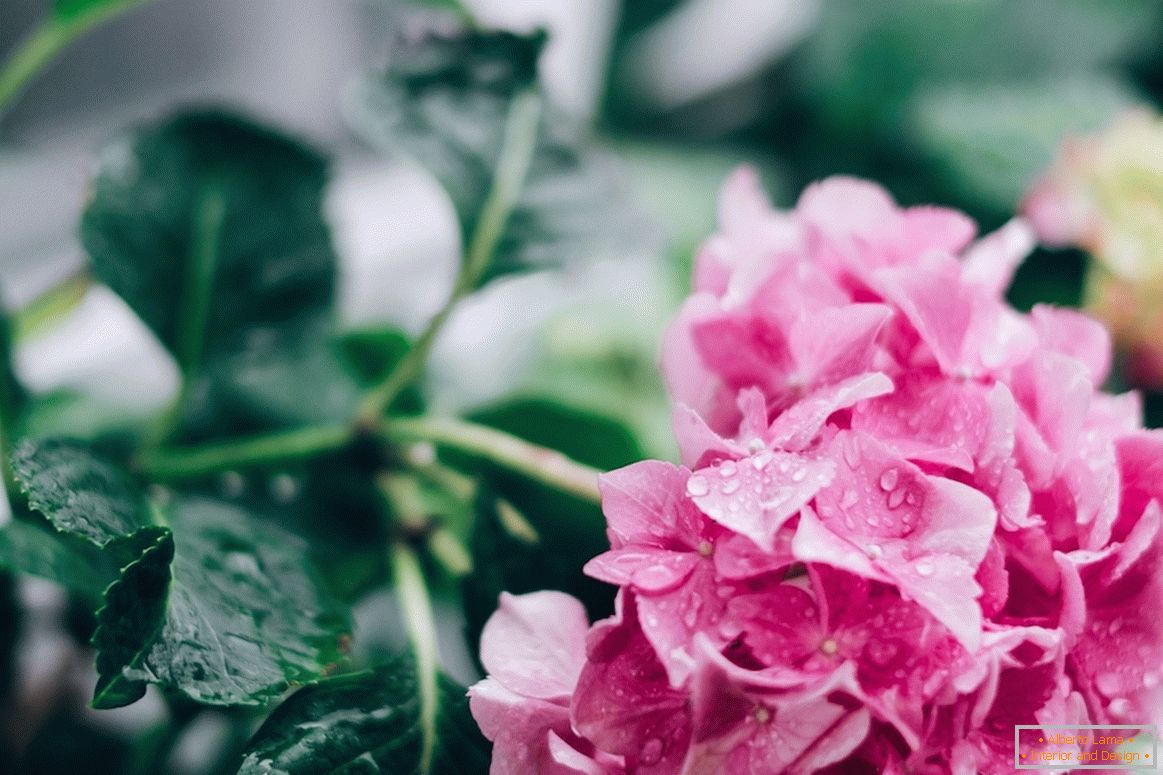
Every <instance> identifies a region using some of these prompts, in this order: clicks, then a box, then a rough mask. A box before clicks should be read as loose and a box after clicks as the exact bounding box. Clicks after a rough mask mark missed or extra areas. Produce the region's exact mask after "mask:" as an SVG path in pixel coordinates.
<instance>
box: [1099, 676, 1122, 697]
mask: <svg viewBox="0 0 1163 775" xmlns="http://www.w3.org/2000/svg"><path fill="white" fill-rule="evenodd" d="M1094 684H1095V686H1097V687H1098V690H1099V691H1100V692H1102V693H1103V694H1104V695H1106V696H1107V697H1114V696H1115V695H1116V694H1118V692H1119V687H1120V685H1121V682H1120V681H1119V677H1118V675H1116V674H1115V673H1099V674H1098V676H1097V677H1096V678H1095V679H1094Z"/></svg>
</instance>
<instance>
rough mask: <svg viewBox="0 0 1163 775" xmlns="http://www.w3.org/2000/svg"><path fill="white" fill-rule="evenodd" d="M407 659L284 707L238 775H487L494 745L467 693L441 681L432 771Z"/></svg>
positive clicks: (302, 694) (324, 686) (328, 684)
mask: <svg viewBox="0 0 1163 775" xmlns="http://www.w3.org/2000/svg"><path fill="white" fill-rule="evenodd" d="M418 688H419V687H418V681H417V676H416V671H415V665H414V663H413V661H412V659H411V658H409V657H396V658H394V659H392V660H391V661H389V662H387V663H385V664H383V665H381V666H379V667H377V668H376V669H375V670H371V671H368V672H363V673H354V674H351V675H345V676H339V677H337V678H330V679H328V680H327V681H325V682H323V683H321V684H319V685H318V686H313V687H309V688H307V689H303V690H301V691H299V692H298V693H296V694H295V695H293V696H292V697H291V698H290V699H288V700H287V701H286V702H284V703H283V704H282V705H281V706H279V707H278V708H277V709H276V710H275V712H274V713H272V714H271V717H270V718H269V719H267V721H266V723H265V724H263V725H262V727H261V728H260V729H259V730H258V732H257V733H256V734H255V736H254V739H253V740H251V742H250V746H249V750H248V751H247V753H246V756H245V759H244V760H243V763H242V768H241V769H240V770H239V775H259V773H263V774H264V775H315V774H316V773H318V775H324V773H333V772H343V773H355V772H360V773H385V775H387V774H388V773H390V775H478V773H479V775H484V773H486V772H488V768H489V756H490V754H489V744H488V742H487V741H486V740H485V739H484V738H483V737H482V736H481V733H480V731H479V730H478V729H477V726H476V723H475V722H474V721H473V719H472V717H471V716H470V715H469V711H468V700H467V698H466V697H465V693H464V688H463V687H460V686H457V685H456V684H454V683H453V682H452V681H450V680H448V679H447V678H445V677H444V676H440V679H439V689H438V704H437V708H436V714H435V719H434V722H433V730H434V733H435V738H434V747H433V750H432V758H431V763H430V766H429V767H427V768H422V766H421V758H422V755H423V754H422V747H423V743H422V741H423V737H424V732H423V724H424V722H423V720H422V717H421V708H420V700H419V693H418Z"/></svg>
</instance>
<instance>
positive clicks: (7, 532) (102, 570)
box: [0, 519, 117, 599]
mask: <svg viewBox="0 0 1163 775" xmlns="http://www.w3.org/2000/svg"><path fill="white" fill-rule="evenodd" d="M0 567H3V568H7V569H8V570H11V571H16V572H19V573H27V574H29V575H32V576H38V577H40V578H43V579H48V580H49V581H55V582H56V583H58V584H61V585H62V586H64V587H66V588H67V589H69V590H70V591H72V592H75V593H77V594H80V595H82V596H85V597H88V598H93V599H98V598H100V596H101V593H102V591H104V589H105V588H106V587H108V586H109V584H110V582H112V581H113V580H114V579H115V578H117V565H116V563H115V562H114V561H113V560H112V559H111V558H110V557H109V556H108V555H106V554H104V553H102V552H101V551H99V550H97V549H95V548H94V547H93V546H92V545H91V544H88V543H86V542H84V541H82V540H80V539H76V538H72V537H70V536H66V535H61V534H59V533H53V532H50V531H48V530H45V529H44V528H42V527H40V526H38V525H36V524H33V523H31V522H28V521H25V520H19V519H18V520H13V521H12V522H10V523H8V524H7V525H6V526H4V527H3V528H0Z"/></svg>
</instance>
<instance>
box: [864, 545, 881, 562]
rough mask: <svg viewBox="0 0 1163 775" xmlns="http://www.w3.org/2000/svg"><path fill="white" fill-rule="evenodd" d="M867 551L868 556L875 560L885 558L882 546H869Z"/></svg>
mask: <svg viewBox="0 0 1163 775" xmlns="http://www.w3.org/2000/svg"><path fill="white" fill-rule="evenodd" d="M867 551H868V556H869V557H871V558H872V559H874V560H879V559H880V558H881V557H883V556H884V549H881V548H880V544H869V545H868V550H867Z"/></svg>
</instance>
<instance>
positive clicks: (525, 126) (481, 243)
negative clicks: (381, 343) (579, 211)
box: [359, 91, 541, 426]
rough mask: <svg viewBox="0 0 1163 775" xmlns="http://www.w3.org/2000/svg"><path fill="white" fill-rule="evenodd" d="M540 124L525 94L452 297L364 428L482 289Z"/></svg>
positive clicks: (516, 104)
mask: <svg viewBox="0 0 1163 775" xmlns="http://www.w3.org/2000/svg"><path fill="white" fill-rule="evenodd" d="M540 123H541V102H540V98H539V97H538V95H537V94H536V92H533V91H527V92H522V93H521V94H518V95H517V96H516V97H515V98H514V99H513V104H512V105H511V106H510V108H509V115H508V117H507V120H506V122H505V134H504V140H503V142H502V146H501V155H500V157H499V158H498V160H497V169H496V173H495V175H494V176H493V183H492V186H491V188H490V189H489V193H488V196H487V197H486V198H485V202H484V205H483V206H482V207H481V211H480V213H479V216H478V218H477V220H476V224H475V226H474V227H473V229H472V235H471V237H470V238H469V241H468V245H467V248H466V252H465V257H464V260H463V261H462V262H461V264H460V271H459V272H457V276H456V280H455V282H454V283H453V286H452V291H451V292H450V293H449V295H448V300H447V301H445V303H444V306H442V307H441V308H440V310H439V311H438V312H437V313H436V314H435V315H433V317H432V319H431V320H430V321H428V325H427V326H425V328H424V330H423V331H422V332H421V333H420V335H419V336H418V337H416V341H415V343H414V344H413V345H412V349H411V350H409V351H408V353H407V354H406V355H405V356H404V357H403V358H402V359H401V360H400V362H399V363H398V364H396V367H395V368H394V369H392V371H391V373H390V374H388V376H387V377H386V378H385V379H384V381H383V382H381V383H380V384H379V385H377V386H376V387H374V388H372V389H371V390H369V391H368V393H367V396H366V397H365V399H364V401H363V404H362V405H361V406H360V410H359V422H360V423H362V424H363V425H365V426H371V425H373V424H375V422H376V421H377V420H379V418H380V417H381V416H382V415H383V413H384V411H385V410H386V409H387V408H388V407H390V406H391V405H392V402H393V401H395V400H396V398H397V397H398V396H399V395H400V393H401V392H403V391H404V390H405V389H406V388H407V387H409V386H410V385H412V383H414V382H415V381H416V380H417V379H419V378H420V375H421V374H422V373H423V371H424V366H425V364H426V363H427V362H428V356H429V355H430V354H431V352H432V346H433V345H434V344H435V343H436V337H437V336H438V335H439V334H440V331H441V329H443V328H444V324H445V323H447V322H448V318H449V317H450V316H451V315H452V311H453V309H454V308H455V307H456V305H457V303H458V302H459V301H460V300H461V299H463V298H464V297H465V296H467V295H468V294H470V293H471V292H472V291H473V290H475V289H476V287H477V286H478V285H479V284H480V282H481V279H482V278H483V277H484V274H485V272H486V271H487V270H488V267H489V264H490V263H492V260H493V256H494V254H495V253H496V251H497V245H498V244H499V243H500V241H501V237H502V236H503V235H504V233H505V225H506V224H507V223H508V221H509V216H510V215H511V214H512V212H513V208H514V207H515V206H516V204H517V200H518V199H519V198H520V195H521V187H522V186H523V185H524V183H525V178H526V176H527V175H528V174H529V166H530V164H532V162H533V153H534V151H535V150H536V149H537V132H538V128H539V127H540Z"/></svg>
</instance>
